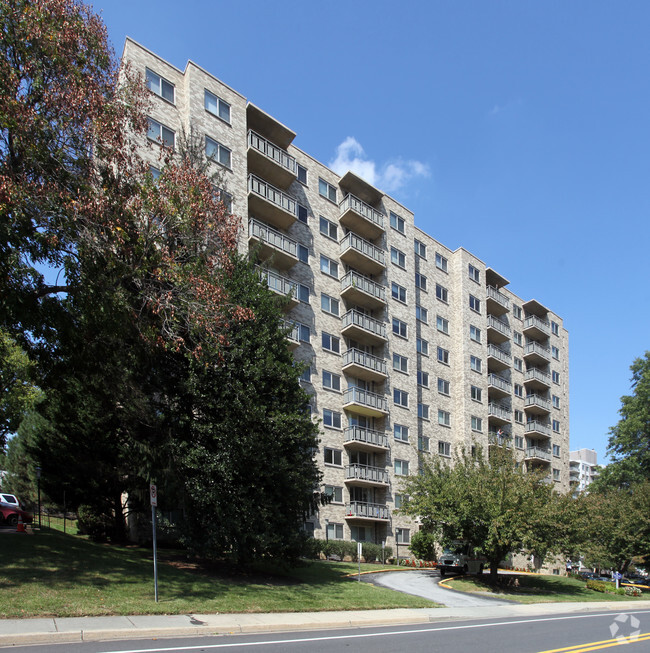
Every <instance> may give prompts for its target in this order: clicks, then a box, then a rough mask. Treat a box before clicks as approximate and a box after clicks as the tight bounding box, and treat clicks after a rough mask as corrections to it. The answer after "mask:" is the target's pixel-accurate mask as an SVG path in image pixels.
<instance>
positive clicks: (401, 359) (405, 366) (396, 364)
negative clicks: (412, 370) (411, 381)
mask: <svg viewBox="0 0 650 653" xmlns="http://www.w3.org/2000/svg"><path fill="white" fill-rule="evenodd" d="M393 369H394V370H397V371H398V372H404V374H408V371H409V359H408V358H406V356H400V354H395V353H394V354H393Z"/></svg>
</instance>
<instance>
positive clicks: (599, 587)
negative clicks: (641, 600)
mask: <svg viewBox="0 0 650 653" xmlns="http://www.w3.org/2000/svg"><path fill="white" fill-rule="evenodd" d="M587 587H588V588H589V589H590V590H594V591H595V592H603V593H605V594H618V595H620V596H625V594H627V592H626V590H628V589H637V588H636V587H626V588H623V587H619V588H616V586H615V585H613V584H612V583H607V582H605V581H604V580H588V581H587ZM639 595H640V591H639ZM631 596H638V595H637V594H633V595H631Z"/></svg>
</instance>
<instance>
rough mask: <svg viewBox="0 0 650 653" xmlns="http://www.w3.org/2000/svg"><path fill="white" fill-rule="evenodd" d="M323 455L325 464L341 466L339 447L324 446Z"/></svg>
mask: <svg viewBox="0 0 650 653" xmlns="http://www.w3.org/2000/svg"><path fill="white" fill-rule="evenodd" d="M324 457H325V464H326V465H337V466H338V467H341V465H342V462H341V461H342V457H341V450H340V449H330V448H329V447H325V450H324Z"/></svg>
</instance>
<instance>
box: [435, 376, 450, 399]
mask: <svg viewBox="0 0 650 653" xmlns="http://www.w3.org/2000/svg"><path fill="white" fill-rule="evenodd" d="M450 388H451V383H450V382H449V381H448V380H447V379H443V378H442V377H441V376H439V377H438V393H439V394H441V395H445V396H446V397H449V396H450V395H451V392H450Z"/></svg>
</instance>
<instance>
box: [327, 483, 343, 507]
mask: <svg viewBox="0 0 650 653" xmlns="http://www.w3.org/2000/svg"><path fill="white" fill-rule="evenodd" d="M324 494H325V496H328V497H332V499H331V500H330V503H338V504H341V503H343V488H342V487H341V486H340V485H326V486H325V490H324ZM337 495H338V496H337Z"/></svg>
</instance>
